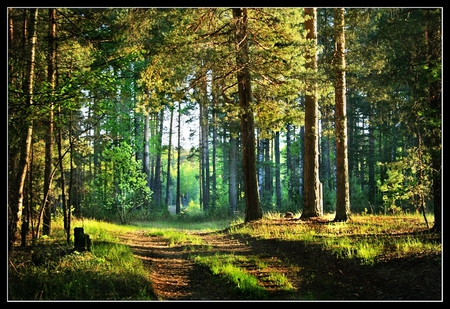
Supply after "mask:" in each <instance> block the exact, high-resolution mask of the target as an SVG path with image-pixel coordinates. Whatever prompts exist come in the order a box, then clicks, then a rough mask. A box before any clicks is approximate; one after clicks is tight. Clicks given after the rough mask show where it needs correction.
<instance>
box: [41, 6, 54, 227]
mask: <svg viewBox="0 0 450 309" xmlns="http://www.w3.org/2000/svg"><path fill="white" fill-rule="evenodd" d="M49 20H50V25H49V42H48V45H49V55H48V69H47V81H48V84H49V87H50V89H49V90H50V91H51V92H53V91H54V89H55V85H56V9H49ZM53 107H54V103H53V102H50V106H49V115H48V121H47V122H46V124H45V126H46V128H47V132H46V136H45V169H44V170H45V171H44V197H45V198H44V203H43V207H44V219H43V226H42V234H43V235H50V233H51V220H52V218H51V215H52V209H51V208H52V207H53V205H52V203H50V198H52V193H51V184H52V181H53V177H52V176H53V174H52V169H53V164H52V159H53V128H54V122H53Z"/></svg>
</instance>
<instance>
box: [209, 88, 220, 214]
mask: <svg viewBox="0 0 450 309" xmlns="http://www.w3.org/2000/svg"><path fill="white" fill-rule="evenodd" d="M213 86H214V85H213ZM213 89H215V88H214V87H213ZM217 141H218V136H217V94H216V91H214V93H213V107H212V141H211V143H212V158H211V161H212V175H211V179H212V185H211V195H212V200H211V207H212V208H213V209H215V208H216V204H217V165H216V161H217Z"/></svg>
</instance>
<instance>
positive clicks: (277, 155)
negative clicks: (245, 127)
mask: <svg viewBox="0 0 450 309" xmlns="http://www.w3.org/2000/svg"><path fill="white" fill-rule="evenodd" d="M275 195H276V206H277V210H278V211H281V162H280V132H279V131H278V132H276V133H275Z"/></svg>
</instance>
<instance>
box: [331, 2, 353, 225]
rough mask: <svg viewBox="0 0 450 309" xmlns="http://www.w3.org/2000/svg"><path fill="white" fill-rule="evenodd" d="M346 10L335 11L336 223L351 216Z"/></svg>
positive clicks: (337, 9) (338, 9)
mask: <svg viewBox="0 0 450 309" xmlns="http://www.w3.org/2000/svg"><path fill="white" fill-rule="evenodd" d="M344 13H345V11H344V9H343V8H336V9H334V27H335V39H336V48H335V58H334V60H335V66H334V70H335V76H336V77H335V86H334V87H335V109H336V110H335V117H336V119H335V125H336V176H337V177H336V179H337V181H336V183H337V186H336V215H335V218H334V221H338V222H345V221H347V220H348V217H349V215H350V192H349V191H350V190H349V175H348V146H347V115H346V109H347V107H346V81H345V69H346V65H345V33H344V25H345V21H344Z"/></svg>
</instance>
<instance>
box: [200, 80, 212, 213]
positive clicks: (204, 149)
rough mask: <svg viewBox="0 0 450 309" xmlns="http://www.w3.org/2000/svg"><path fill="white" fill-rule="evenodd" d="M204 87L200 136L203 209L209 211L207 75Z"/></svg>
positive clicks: (202, 91)
mask: <svg viewBox="0 0 450 309" xmlns="http://www.w3.org/2000/svg"><path fill="white" fill-rule="evenodd" d="M202 80H203V82H202V89H201V92H200V93H201V94H200V95H201V97H202V103H200V128H201V137H200V141H201V142H200V151H201V154H202V155H201V160H200V166H201V179H202V196H203V198H202V201H203V210H204V211H207V210H208V208H209V202H210V200H209V199H210V191H209V187H210V185H209V177H210V176H209V173H210V171H209V141H208V135H209V134H208V133H209V123H208V122H209V119H208V91H207V81H206V75H205V76H203V79H202Z"/></svg>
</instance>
